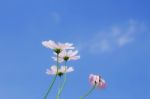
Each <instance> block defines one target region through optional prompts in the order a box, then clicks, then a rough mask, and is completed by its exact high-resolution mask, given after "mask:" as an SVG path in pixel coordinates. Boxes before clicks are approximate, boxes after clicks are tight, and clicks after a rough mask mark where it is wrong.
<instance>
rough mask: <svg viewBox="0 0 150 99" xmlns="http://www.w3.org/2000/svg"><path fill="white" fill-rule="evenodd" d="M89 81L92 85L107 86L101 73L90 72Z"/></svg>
mask: <svg viewBox="0 0 150 99" xmlns="http://www.w3.org/2000/svg"><path fill="white" fill-rule="evenodd" d="M89 82H90V84H91V85H92V86H96V87H98V88H105V87H106V83H105V80H104V79H102V78H101V76H100V75H94V74H90V75H89Z"/></svg>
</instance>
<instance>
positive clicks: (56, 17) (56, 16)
mask: <svg viewBox="0 0 150 99" xmlns="http://www.w3.org/2000/svg"><path fill="white" fill-rule="evenodd" d="M51 18H52V20H53V21H54V22H55V23H59V22H60V14H59V13H57V12H52V13H51Z"/></svg>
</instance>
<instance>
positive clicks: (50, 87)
mask: <svg viewBox="0 0 150 99" xmlns="http://www.w3.org/2000/svg"><path fill="white" fill-rule="evenodd" d="M58 55H59V54H57V72H58V66H59V63H58ZM56 78H57V74H56V75H55V76H54V78H53V80H52V82H51V83H50V85H49V88H48V90H47V92H46V94H45V96H44V98H43V99H47V97H48V94H49V93H50V91H51V89H52V87H53V85H54V83H55V81H56Z"/></svg>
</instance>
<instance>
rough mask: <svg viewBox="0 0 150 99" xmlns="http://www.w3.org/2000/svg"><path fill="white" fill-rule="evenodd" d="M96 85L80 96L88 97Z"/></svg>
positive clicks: (82, 98) (81, 98)
mask: <svg viewBox="0 0 150 99" xmlns="http://www.w3.org/2000/svg"><path fill="white" fill-rule="evenodd" d="M95 87H96V86H93V87H92V88H91V89H90V90H89V91H88V92H87V93H86V94H85V95H83V96H82V97H80V99H84V98H85V97H87V96H88V95H89V94H90V93H92V91H93V90H94V89H95Z"/></svg>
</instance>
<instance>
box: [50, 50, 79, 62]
mask: <svg viewBox="0 0 150 99" xmlns="http://www.w3.org/2000/svg"><path fill="white" fill-rule="evenodd" d="M77 54H78V51H77V50H76V51H72V50H68V51H67V50H63V51H62V52H61V53H60V54H59V56H58V61H59V62H63V61H68V60H78V59H80V56H79V55H77ZM52 58H53V59H54V60H55V61H57V57H52Z"/></svg>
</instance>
